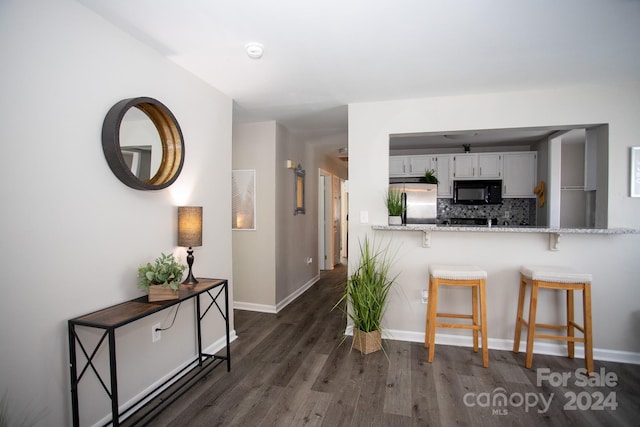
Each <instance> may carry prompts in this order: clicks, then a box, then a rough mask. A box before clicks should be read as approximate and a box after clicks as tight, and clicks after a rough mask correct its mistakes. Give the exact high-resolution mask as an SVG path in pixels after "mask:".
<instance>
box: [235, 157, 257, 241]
mask: <svg viewBox="0 0 640 427" xmlns="http://www.w3.org/2000/svg"><path fill="white" fill-rule="evenodd" d="M231 195H232V202H231V228H232V229H233V230H255V229H256V171H255V169H247V170H234V171H231Z"/></svg>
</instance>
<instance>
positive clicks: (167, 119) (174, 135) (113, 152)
mask: <svg viewBox="0 0 640 427" xmlns="http://www.w3.org/2000/svg"><path fill="white" fill-rule="evenodd" d="M131 108H137V109H139V110H140V111H142V112H143V113H144V114H146V115H147V117H149V119H151V121H152V122H153V124H154V125H155V127H156V129H157V130H158V134H159V135H160V142H161V144H162V160H161V162H160V167H159V168H158V171H157V172H156V173H155V175H154V176H152V177H151V178H150V179H148V180H141V179H139V178H138V177H137V176H136V175H135V174H134V173H133V172H132V171H131V169H129V167H128V166H127V164H126V162H125V160H124V157H123V155H122V151H121V148H120V125H121V124H122V119H123V117H124V115H125V114H126V113H127V111H129V109H131ZM102 150H103V151H104V156H105V158H106V159H107V163H108V164H109V168H111V170H112V171H113V173H114V175H115V176H116V177H118V179H119V180H120V181H122V182H123V183H124V184H126V185H127V186H129V187H131V188H134V189H136V190H160V189H163V188H166V187H168V186H170V185H171V184H173V183H174V182H175V180H176V179H177V178H178V175H180V172H181V171H182V165H183V164H184V138H183V137H182V131H181V130H180V126H179V125H178V121H177V120H176V118H175V117H174V115H173V114H172V113H171V111H169V109H168V108H167V107H166V106H165V105H164V104H162V103H161V102H160V101H158V100H157V99H153V98H148V97H138V98H128V99H123V100H122V101H120V102H117V103H116V104H115V105H114V106H113V107H111V109H110V110H109V112H108V113H107V115H106V117H105V119H104V122H103V124H102Z"/></svg>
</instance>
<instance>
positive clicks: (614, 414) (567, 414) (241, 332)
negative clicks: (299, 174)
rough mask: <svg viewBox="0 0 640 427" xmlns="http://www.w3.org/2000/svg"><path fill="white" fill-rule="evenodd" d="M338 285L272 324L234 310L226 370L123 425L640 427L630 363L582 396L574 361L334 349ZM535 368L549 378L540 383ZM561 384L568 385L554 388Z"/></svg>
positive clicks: (394, 344)
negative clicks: (485, 360)
mask: <svg viewBox="0 0 640 427" xmlns="http://www.w3.org/2000/svg"><path fill="white" fill-rule="evenodd" d="M345 277H346V268H345V267H339V268H337V269H335V270H333V271H331V272H323V274H322V278H321V280H320V281H319V282H318V283H317V284H316V285H315V286H313V287H312V288H311V289H309V290H308V291H307V292H306V293H305V294H304V295H302V296H301V297H299V298H298V299H297V300H296V301H294V302H293V303H292V304H290V305H289V306H287V307H286V308H285V309H284V310H282V311H281V312H280V313H278V314H265V313H255V312H248V311H241V310H236V311H235V327H236V331H237V334H238V339H237V340H236V341H235V342H233V343H232V344H231V357H232V364H231V372H230V373H227V372H226V370H225V369H224V367H219V368H217V369H215V370H213V371H212V372H211V373H209V374H208V375H206V376H205V377H203V378H202V379H200V380H198V381H197V382H196V383H195V384H194V386H193V387H192V388H191V389H190V390H189V391H188V392H187V393H185V394H184V395H182V396H181V397H180V398H179V399H177V400H176V401H175V402H173V403H171V404H170V405H168V406H167V407H166V408H164V409H163V410H162V411H161V412H160V413H157V411H156V412H155V413H153V414H152V415H154V416H155V417H154V418H152V419H150V417H146V418H142V419H141V418H140V417H139V416H133V417H131V418H130V419H129V420H127V422H126V423H125V424H126V425H133V424H134V423H137V425H151V426H302V425H322V426H332V427H333V426H451V425H462V426H466V425H468V426H503V425H509V426H512V425H513V426H540V425H550V426H568V425H576V426H638V425H640V367H639V366H636V365H625V364H619V363H609V362H600V361H596V370H597V371H601V370H604V372H605V373H606V375H608V383H609V385H604V386H603V385H600V384H598V385H594V384H592V385H590V386H581V382H583V380H584V377H581V376H578V377H576V370H577V369H579V368H582V367H583V366H584V361H583V360H582V359H575V360H571V359H568V358H564V357H552V356H545V355H535V357H534V366H533V369H525V368H524V353H520V354H517V355H516V354H513V353H512V352H509V351H497V350H490V352H489V356H490V362H489V368H488V369H485V368H483V367H482V357H481V355H480V354H479V353H477V354H476V353H474V352H473V350H472V349H470V348H462V347H451V346H443V345H438V346H437V347H436V355H435V359H434V362H433V363H428V362H427V361H426V360H427V351H426V350H425V349H424V347H423V345H422V344H421V343H409V342H402V341H390V340H386V341H385V348H386V354H385V353H383V352H377V353H373V354H369V355H367V356H362V355H361V354H360V353H358V352H356V351H350V345H351V338H350V337H348V338H347V339H346V341H345V342H344V343H342V345H340V343H341V340H342V339H343V336H342V334H343V332H344V328H345V324H346V320H345V318H344V315H343V314H342V312H340V311H339V310H334V311H331V307H332V306H333V304H335V302H336V301H337V300H338V298H339V295H340V292H341V287H340V285H341V283H342V282H343V281H344V279H345ZM544 368H549V371H548V375H547V376H546V377H545V378H546V379H545V381H543V383H542V384H540V385H538V384H537V380H538V376H539V375H542V372H543V369H544ZM562 374H565V375H567V374H571V377H570V378H569V379H568V380H566V381H564V383H563V382H562V381H561V380H560V379H559V378H560V377H561V375H562ZM612 375H615V376H616V377H617V381H615V385H614V384H613V382H614V380H613V379H612ZM601 379H602V380H603V381H604V378H601ZM555 380H558V382H554V381H555ZM501 397H502V398H503V400H501V399H500V398H501ZM574 397H575V398H574ZM505 400H506V402H505Z"/></svg>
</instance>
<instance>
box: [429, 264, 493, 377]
mask: <svg viewBox="0 0 640 427" xmlns="http://www.w3.org/2000/svg"><path fill="white" fill-rule="evenodd" d="M486 279H487V272H486V271H484V270H482V269H480V267H477V266H475V265H474V266H468V265H431V266H429V297H428V301H427V321H426V327H425V335H424V346H425V348H429V362H433V355H434V353H435V346H436V345H435V339H436V328H456V329H471V330H473V351H475V352H478V332H480V333H481V334H482V365H483V366H484V367H485V368H487V367H489V348H488V346H487V310H486V298H485V281H486ZM441 285H442V286H467V287H470V288H471V304H472V306H473V309H472V314H452V313H438V287H439V286H441ZM478 305H479V310H480V312H479V313H478ZM438 317H448V318H455V319H471V322H472V323H471V324H465V323H438V321H437V319H438ZM478 317H480V319H478Z"/></svg>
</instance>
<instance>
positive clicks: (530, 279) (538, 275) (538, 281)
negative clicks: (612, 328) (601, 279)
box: [513, 266, 594, 373]
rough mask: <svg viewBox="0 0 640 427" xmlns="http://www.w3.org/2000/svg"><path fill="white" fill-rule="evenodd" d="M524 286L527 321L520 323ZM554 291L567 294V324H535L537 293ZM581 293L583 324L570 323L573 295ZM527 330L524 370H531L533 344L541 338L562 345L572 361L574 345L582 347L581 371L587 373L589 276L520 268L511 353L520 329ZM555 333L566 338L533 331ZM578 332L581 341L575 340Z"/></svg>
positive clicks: (517, 345)
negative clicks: (528, 288)
mask: <svg viewBox="0 0 640 427" xmlns="http://www.w3.org/2000/svg"><path fill="white" fill-rule="evenodd" d="M527 285H531V295H530V298H529V319H528V320H524V317H523V312H524V298H525V293H526V288H527ZM539 288H546V289H555V290H560V291H567V324H566V325H557V324H544V323H536V309H537V305H538V289H539ZM574 291H582V313H583V324H582V326H581V325H578V324H576V323H575V321H574V318H573V317H574V316H573V313H574V305H573V292H574ZM523 325H524V326H526V327H527V357H526V359H525V366H526V367H527V368H531V363H532V361H533V340H534V339H535V338H545V339H551V340H558V341H566V342H567V348H568V353H569V358H571V359H573V357H574V347H575V343H576V342H582V343H584V361H585V367H586V368H587V371H588V372H589V373H591V372H594V370H593V341H592V331H591V274H586V273H579V272H576V271H575V270H572V269H569V268H566V267H548V266H523V267H522V268H521V269H520V293H519V295H518V314H517V317H516V331H515V335H514V338H513V351H514V352H515V353H518V351H519V350H520V333H521V330H522V326H523ZM538 328H542V329H558V330H564V331H566V335H550V334H538V333H536V329H538ZM576 329H577V330H579V331H580V332H582V335H583V337H575V330H576Z"/></svg>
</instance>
